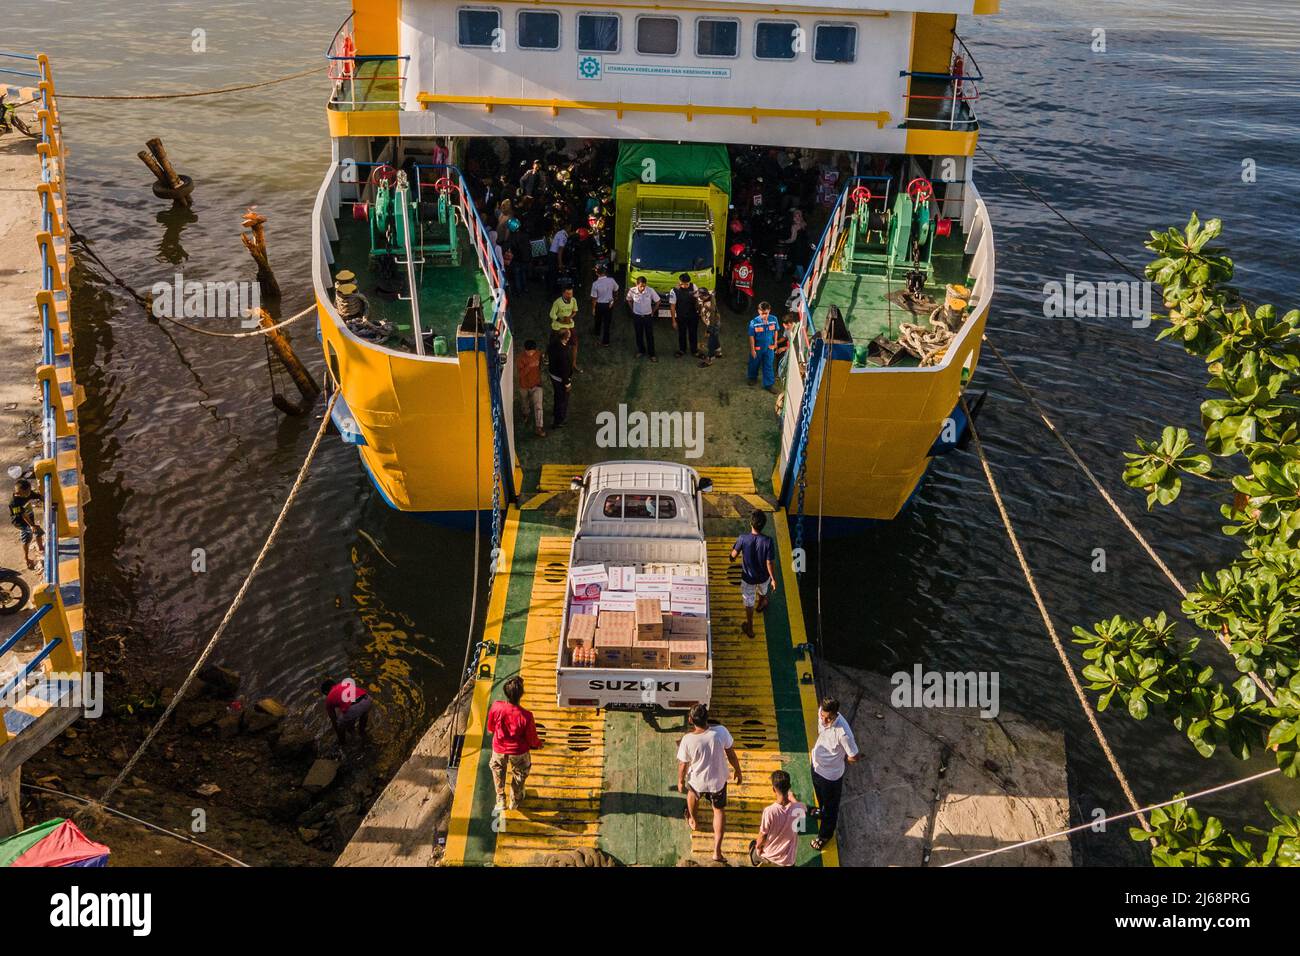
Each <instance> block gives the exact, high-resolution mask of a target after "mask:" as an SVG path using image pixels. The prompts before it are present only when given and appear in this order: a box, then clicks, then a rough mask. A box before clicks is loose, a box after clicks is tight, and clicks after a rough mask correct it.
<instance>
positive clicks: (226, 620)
mask: <svg viewBox="0 0 1300 956" xmlns="http://www.w3.org/2000/svg"><path fill="white" fill-rule="evenodd" d="M339 394H340V392H339V391H337V390H335V392H334V394H333V395H331V396H330V400H329V403H328V404H327V405H326V406H325V414H324V415H322V416H321V425H320V428H319V429H317V431H316V437H315V438H314V439H312V443H311V447H310V448H309V449H307V457H306V458H304V459H303V462H302V467H301V468H299V469H298V476H297V477H296V478H295V479H294V481H293V486H292V487H291V488H290V489H289V494H288V496H287V497H286V498H285V499H284V505H283V506H282V507H281V508H280V513H279V515H277V516H276V519H275V523H274V524H273V525H271V531H270V533H269V534H268V535H267V536H266V541H265V542H264V543H263V544H262V550H261V551H259V552H258V554H257V558H256V560H254V561H253V566H252V567H251V568H249V570H248V574H247V575H246V576H245V577H244V583H243V584H241V585H240V586H239V591H238V592H237V593H236V594H235V599H234V600H233V601H231V602H230V607H229V608H227V609H226V614H225V616H224V617H223V618H222V619H221V623H220V624H218V625H217V629H216V630H215V631H214V632H213V633H212V637H210V638H209V639H208V643H207V645H206V646H205V647H204V648H203V653H201V654H200V655H199V659H198V660H197V661H195V662H194V666H193V667H192V668H190V672H189V673H188V674H187V675H186V676H185V680H184V681H182V682H181V685H180V687H179V688H177V690H176V693H175V695H174V696H173V697H172V699H171V700H170V701H168V703H167V708H166V709H165V710H164V711H163V712H162V716H160V717H159V718H158V720H157V722H156V723H155V724H154V725H153V727H152V728H151V729H150V730H149V733H148V735H147V736H146V737H145V738H144V741H143V742H142V743H141V744H140V746H139V747H137V748H136V751H135V753H133V754H132V755H131V759H129V760H128V761H127V762H126V765H125V766H124V767H123V768H122V769H121V771H120V772H119V773H118V775H117V776H116V777H115V778H114V779H113V782H112V783H110V784H109V785H108V788H107V789H106V790H105V791H104V793H103V794H102V795H101V796H100V798H99V801H98V803H99V805H101V806H102V805H104V804H105V803H106V801H107V800H108V798H109V797H111V796H112V795H113V793H114V792H115V791H116V790H117V788H118V787H120V786H121V785H122V781H123V780H125V779H126V777H127V774H129V773H130V772H131V770H132V769H133V768H134V767H135V765H136V763H137V762H138V761H139V760H140V757H141V756H142V755H143V754H144V752H145V751H146V750H147V749H148V748H149V745H150V744H151V743H153V741H154V738H155V737H157V736H158V732H159V731H160V730H162V726H163V724H165V723H166V722H167V718H168V717H170V716H171V715H172V712H173V711H174V710H175V709H176V706H177V705H178V704H179V703H180V701H181V698H182V697H184V696H185V692H186V691H187V690H189V688H190V685H191V684H193V683H194V679H195V677H197V676H198V673H199V671H200V670H201V669H202V668H203V665H204V664H206V663H207V661H208V658H209V657H211V656H212V651H213V650H214V649H215V648H216V646H217V642H218V641H219V640H221V636H222V635H223V634H225V632H226V627H227V626H228V625H229V624H230V622H231V620H232V619H233V618H234V616H235V611H237V610H238V609H239V606H240V605H241V604H242V603H243V601H244V596H245V595H246V594H247V593H248V588H249V586H250V585H251V584H252V583H253V578H255V577H256V576H257V572H258V571H260V570H261V568H262V564H263V563H264V562H265V561H266V556H267V554H269V553H270V551H271V545H272V544H274V543H275V539H276V536H277V535H278V534H279V533H280V528H281V526H282V525H283V524H284V519H285V517H286V516H287V515H288V514H289V509H290V507H292V506H293V502H294V499H295V498H297V497H298V491H299V489H300V488H302V485H303V482H304V481H306V479H307V470H308V468H309V467H310V466H311V463H312V459H314V458H315V457H316V452H317V450H318V449H319V448H320V444H321V440H322V439H323V438H324V437H325V432H326V431H327V430H328V429H329V425H330V413H331V412H332V411H333V410H334V403H335V402H336V401H338V397H339Z"/></svg>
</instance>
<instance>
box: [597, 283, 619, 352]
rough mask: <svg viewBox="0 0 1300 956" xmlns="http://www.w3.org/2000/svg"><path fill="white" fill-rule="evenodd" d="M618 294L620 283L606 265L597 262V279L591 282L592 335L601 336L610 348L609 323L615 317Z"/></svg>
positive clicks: (602, 342)
mask: <svg viewBox="0 0 1300 956" xmlns="http://www.w3.org/2000/svg"><path fill="white" fill-rule="evenodd" d="M616 295H618V283H617V282H616V281H614V278H613V277H612V276H609V275H606V272H605V267H604V266H603V265H601V264H599V263H597V264H596V281H595V282H593V283H592V284H591V318H592V322H593V325H592V328H591V334H592V335H599V336H600V344H601V345H602V346H603V347H605V348H609V324H610V320H611V319H612V318H613V317H614V296H616Z"/></svg>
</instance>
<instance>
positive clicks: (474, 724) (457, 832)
mask: <svg viewBox="0 0 1300 956" xmlns="http://www.w3.org/2000/svg"><path fill="white" fill-rule="evenodd" d="M518 531H519V512H518V511H517V510H516V509H515V508H514V507H513V506H511V507H510V509H509V510H508V511H507V512H506V522H505V527H504V528H503V529H502V534H501V564H500V566H499V567H498V569H497V578H496V581H495V582H494V583H493V585H492V603H491V605H490V606H489V607H488V613H487V622H486V624H485V626H484V628H483V639H484V640H485V641H492V642H494V643H495V644H496V645H497V647H498V648H499V647H500V646H501V623H502V622H503V621H504V620H505V612H506V595H507V593H508V592H509V591H510V571H511V568H512V566H513V564H514V556H515V538H516V536H517V534H518ZM500 657H501V655H500V653H497V654H493V655H491V656H488V657H486V658H484V661H483V663H484V664H486V665H487V667H488V669H489V671H490V672H491V673H492V674H495V673H496V666H497V661H498V660H500ZM491 698H492V678H491V677H485V678H482V679H479V680H477V681H475V683H474V693H473V695H472V696H471V697H470V711H469V719H468V723H467V724H466V727H465V741H464V743H463V744H462V745H461V751H460V770H459V771H458V773H457V778H456V793H455V796H454V797H453V798H452V805H451V820H450V822H449V823H448V825H447V846H446V848H445V850H444V852H443V859H444V860H445V861H446V862H447V864H448V865H457V866H459V865H463V864H464V862H465V849H466V840H467V838H468V836H469V824H470V819H471V816H472V808H473V805H474V787H475V784H476V783H477V781H478V765H479V755H480V753H481V752H482V750H483V746H484V744H485V743H486V741H485V740H484V734H483V725H484V722H485V721H486V720H487V709H488V705H489V703H490V702H491ZM488 746H491V744H490V743H488Z"/></svg>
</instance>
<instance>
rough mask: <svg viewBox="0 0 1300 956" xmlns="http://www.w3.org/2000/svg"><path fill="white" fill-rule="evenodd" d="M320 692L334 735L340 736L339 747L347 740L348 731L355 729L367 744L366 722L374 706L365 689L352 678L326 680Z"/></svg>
mask: <svg viewBox="0 0 1300 956" xmlns="http://www.w3.org/2000/svg"><path fill="white" fill-rule="evenodd" d="M320 692H321V693H322V694H324V695H325V713H326V714H327V715H328V716H329V719H330V723H331V724H333V725H334V733H336V734H338V735H339V746H340V747H341V746H343V744H344V742H345V741H346V740H347V735H348V731H349V730H351V729H352V728H353V727H356V728H357V732H358V733H359V734H360V736H361V742H362V743H363V744H364V743H365V742H366V722H367V721H368V720H369V719H370V708H371V706H372V704H371V701H370V695H369V694H367V693H366V691H365V688H364V687H360V686H358V685H357V682H356V681H354V680H353V679H352V678H351V677H345V678H344V679H343V680H341V681H335V680H333V679H328V678H327V679H326V680H325V682H324V683H322V684H321V685H320Z"/></svg>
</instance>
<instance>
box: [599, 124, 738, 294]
mask: <svg viewBox="0 0 1300 956" xmlns="http://www.w3.org/2000/svg"><path fill="white" fill-rule="evenodd" d="M730 199H731V159H730V157H729V156H728V155H727V147H725V146H718V145H709V144H698V143H631V142H623V143H620V144H619V149H618V163H617V165H616V166H615V167H614V202H615V206H616V208H617V216H616V218H615V223H614V229H615V232H614V237H615V238H614V254H615V257H616V259H617V262H618V263H619V265H621V266H624V267H626V268H627V282H628V284H629V285H631V284H632V283H633V282H635V281H636V279H637V277H638V276H645V277H646V281H647V282H648V283H649V284H650V285H651V286H652V287H653V288H654V289H656V290H658V291H659V293H660V294H661V295H664V294H666V293H667V292H668V290H669V289H671V288H672V287H673V286H675V285H677V279H678V276H680V275H681V274H682V273H683V272H687V273H690V276H691V281H692V282H694V283H695V285H696V286H699V287H701V288H705V289H713V288H715V286H716V285H717V275H718V270H720V269H721V268H722V263H723V260H724V257H725V243H726V237H727V208H728V204H729V202H730ZM662 308H663V309H665V310H666V308H667V303H666V302H665V303H664V305H663V306H662Z"/></svg>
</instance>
